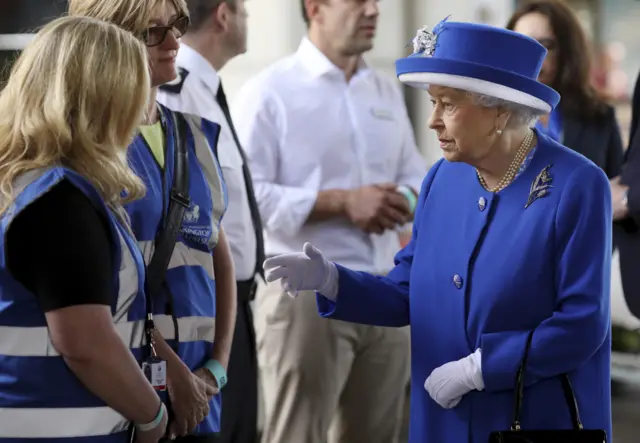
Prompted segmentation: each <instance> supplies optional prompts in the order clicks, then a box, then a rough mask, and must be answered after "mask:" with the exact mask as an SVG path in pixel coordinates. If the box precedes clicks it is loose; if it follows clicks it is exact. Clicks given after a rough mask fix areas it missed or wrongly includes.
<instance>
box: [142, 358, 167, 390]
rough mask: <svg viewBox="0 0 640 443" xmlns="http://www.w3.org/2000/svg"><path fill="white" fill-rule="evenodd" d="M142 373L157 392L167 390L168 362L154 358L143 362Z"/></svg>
mask: <svg viewBox="0 0 640 443" xmlns="http://www.w3.org/2000/svg"><path fill="white" fill-rule="evenodd" d="M142 372H144V375H145V377H147V380H149V383H151V386H153V389H155V390H156V391H166V390H167V362H166V361H164V360H163V359H161V358H160V357H157V356H152V357H149V358H148V359H146V360H145V361H143V362H142Z"/></svg>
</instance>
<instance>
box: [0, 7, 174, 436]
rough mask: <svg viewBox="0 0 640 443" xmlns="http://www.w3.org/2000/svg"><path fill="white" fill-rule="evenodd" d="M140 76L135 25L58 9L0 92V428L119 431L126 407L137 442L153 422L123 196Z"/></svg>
mask: <svg viewBox="0 0 640 443" xmlns="http://www.w3.org/2000/svg"><path fill="white" fill-rule="evenodd" d="M122 72H126V73H127V75H126V76H122ZM148 87H149V74H148V68H147V57H146V51H145V48H144V46H143V45H142V44H141V43H140V42H139V41H138V39H136V38H135V37H134V36H133V35H131V34H130V33H128V32H125V31H122V30H121V29H119V28H117V27H116V26H114V25H110V24H107V23H104V22H100V21H97V20H93V19H89V18H79V17H71V18H69V17H67V18H61V19H57V20H55V21H53V22H51V23H49V24H48V25H47V26H45V27H44V29H42V30H41V31H40V33H39V34H38V35H37V36H36V38H35V40H34V41H33V42H32V43H31V44H30V45H28V47H27V48H26V49H25V50H24V52H23V53H22V55H21V56H20V58H19V59H18V61H17V62H16V64H15V65H14V67H13V70H12V73H11V76H10V79H9V81H8V84H7V85H6V87H5V89H4V90H3V91H2V93H1V94H0V171H1V174H0V214H1V215H0V226H2V231H3V232H2V237H1V242H2V248H0V250H1V251H2V252H1V254H2V259H1V260H0V262H1V263H2V266H0V329H2V339H1V340H0V409H2V413H0V441H32V439H37V440H38V441H67V440H66V439H70V440H74V441H76V440H78V441H79V440H81V441H83V442H93V441H96V442H114V443H115V442H122V443H125V442H129V441H130V440H129V435H128V432H127V428H128V426H129V422H130V421H132V422H133V423H135V424H136V425H137V426H136V428H137V429H136V436H137V441H138V442H145V443H147V442H148V443H155V442H157V441H158V440H159V439H160V438H161V437H162V436H163V435H164V431H165V427H166V424H167V414H166V409H165V407H164V405H163V404H162V402H161V401H160V400H159V398H158V396H157V395H156V393H155V391H154V389H153V388H152V386H151V384H150V383H149V382H148V381H147V379H146V378H145V376H144V375H143V372H142V371H141V370H140V366H139V363H140V360H141V357H142V350H141V349H140V343H141V338H142V337H141V335H140V334H138V333H136V331H140V328H139V327H138V326H140V324H141V323H143V322H144V319H145V315H146V312H145V310H144V306H145V303H144V275H145V269H144V262H143V258H142V255H141V254H140V251H139V249H138V246H137V244H136V242H135V239H134V238H133V236H132V235H131V233H130V232H131V231H130V227H129V223H128V221H127V217H126V214H125V213H124V210H123V208H122V204H123V203H125V202H130V201H132V200H134V199H136V198H140V197H142V196H143V195H144V192H145V187H144V184H143V183H142V181H141V180H140V179H139V178H138V177H137V176H136V175H135V174H134V172H133V171H132V170H131V169H130V168H129V166H128V165H127V163H126V161H125V160H124V158H125V155H126V150H127V145H128V144H129V143H130V142H131V140H132V138H133V135H134V130H135V128H136V126H137V125H138V124H139V123H140V122H141V121H142V119H143V116H144V112H145V110H146V105H147V98H148ZM123 191H125V192H123ZM123 195H124V196H123ZM132 352H133V354H132ZM134 356H135V357H134ZM136 358H137V359H138V361H136Z"/></svg>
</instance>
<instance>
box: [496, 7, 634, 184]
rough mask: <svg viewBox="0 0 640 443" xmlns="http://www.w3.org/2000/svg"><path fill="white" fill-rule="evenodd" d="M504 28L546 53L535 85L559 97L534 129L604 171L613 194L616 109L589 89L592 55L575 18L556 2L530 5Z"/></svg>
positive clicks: (618, 152) (619, 151)
mask: <svg viewBox="0 0 640 443" xmlns="http://www.w3.org/2000/svg"><path fill="white" fill-rule="evenodd" d="M507 29H510V30H513V31H516V32H520V33H522V34H525V35H528V36H529V37H533V38H534V39H536V40H538V42H540V43H541V44H542V45H543V46H544V47H545V48H547V51H548V54H547V57H546V58H545V61H544V63H543V65H542V70H541V72H540V78H539V81H540V82H542V83H544V84H546V85H548V86H551V87H552V88H554V89H555V90H556V91H558V92H559V93H560V95H561V97H562V100H561V102H560V105H559V106H558V107H557V108H556V109H555V110H554V111H552V112H551V113H549V114H548V115H546V116H544V117H542V118H541V119H540V121H539V122H538V124H537V126H536V127H537V129H538V130H539V131H541V132H542V133H544V134H546V135H548V136H550V137H551V138H553V139H555V140H556V141H558V142H559V143H562V144H563V145H565V146H567V147H569V148H571V149H573V150H574V151H576V152H578V153H580V154H582V155H584V156H585V157H587V158H588V159H589V160H591V161H593V162H594V163H595V164H596V165H598V166H599V167H600V168H602V169H603V170H604V172H605V173H606V174H607V176H608V177H609V179H613V180H612V190H613V187H614V186H615V185H616V184H617V183H618V181H619V179H618V178H617V177H618V176H619V175H620V173H621V171H622V162H623V156H624V154H623V148H622V138H621V137H620V129H619V127H618V123H617V121H616V116H615V111H614V109H613V108H612V107H611V106H609V105H607V104H606V103H605V102H604V101H603V100H602V99H601V98H600V97H598V94H597V92H596V91H595V89H594V88H593V87H592V85H591V78H590V77H591V76H590V74H591V57H590V50H589V46H588V44H587V39H586V36H585V34H584V31H583V30H582V27H581V25H580V22H579V21H578V18H577V17H576V15H575V13H574V12H573V11H572V10H571V8H570V7H569V6H567V5H566V4H565V3H564V2H562V1H559V0H532V1H529V2H525V3H524V4H523V5H521V6H520V7H519V8H518V9H517V10H516V11H515V13H514V14H513V15H512V16H511V19H510V20H509V22H508V23H507Z"/></svg>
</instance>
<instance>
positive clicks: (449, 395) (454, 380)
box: [424, 349, 484, 409]
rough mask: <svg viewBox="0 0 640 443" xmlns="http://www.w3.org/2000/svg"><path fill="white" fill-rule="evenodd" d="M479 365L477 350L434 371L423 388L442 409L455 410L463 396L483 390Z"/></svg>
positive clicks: (479, 353) (480, 355)
mask: <svg viewBox="0 0 640 443" xmlns="http://www.w3.org/2000/svg"><path fill="white" fill-rule="evenodd" d="M481 365H482V354H481V350H480V349H478V350H477V351H476V352H474V353H473V354H471V355H469V356H468V357H465V358H463V359H460V360H458V361H452V362H449V363H446V364H444V365H442V366H440V367H439V368H436V369H434V370H433V372H432V373H431V375H429V377H428V378H427V380H426V381H425V382H424V388H425V389H426V390H427V392H428V393H429V395H430V396H431V398H432V399H433V400H434V401H435V402H436V403H438V404H439V405H440V406H442V407H443V408H445V409H451V408H455V407H456V406H458V403H460V400H462V397H463V396H464V395H465V394H467V393H469V392H471V391H473V390H478V391H482V390H484V380H483V379H482V367H481Z"/></svg>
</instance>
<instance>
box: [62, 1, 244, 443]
mask: <svg viewBox="0 0 640 443" xmlns="http://www.w3.org/2000/svg"><path fill="white" fill-rule="evenodd" d="M69 13H70V14H71V15H84V16H91V17H94V18H97V19H100V20H104V21H108V22H112V23H115V24H116V25H118V26H120V27H121V28H123V29H125V30H127V31H129V32H131V33H133V34H135V35H138V36H140V38H141V39H142V40H143V41H144V42H145V44H146V46H147V52H148V55H149V64H150V66H149V68H150V72H151V96H150V101H149V103H150V105H149V108H148V116H147V119H148V120H147V124H146V125H144V126H141V127H140V135H139V136H138V137H137V138H136V140H135V141H134V143H133V144H132V145H131V149H130V151H129V163H130V164H131V166H132V168H133V169H134V170H135V171H136V172H137V173H138V175H139V176H140V177H141V178H142V180H143V181H144V182H145V184H146V186H147V195H146V196H145V198H144V199H142V200H140V201H138V202H135V203H133V204H131V205H128V206H127V208H126V209H127V211H128V213H129V215H130V217H131V224H132V228H133V232H134V234H135V236H136V239H137V240H138V242H139V245H140V248H141V249H142V252H143V255H144V258H145V262H146V263H147V266H148V271H149V274H148V277H147V280H148V281H150V280H153V276H152V274H153V273H152V272H151V269H152V267H149V264H150V263H151V260H152V257H153V255H154V251H155V249H156V244H158V245H159V244H160V243H156V241H157V240H158V238H159V234H160V233H161V232H162V230H163V229H164V228H165V226H167V225H168V223H167V217H168V216H167V214H168V212H169V211H170V207H171V205H172V204H183V205H184V206H185V209H184V215H183V216H182V220H181V221H180V220H179V221H178V223H179V224H180V226H179V229H178V232H177V236H176V242H175V247H174V249H173V253H172V255H171V257H170V260H168V261H169V264H168V268H167V271H166V277H165V278H164V281H163V282H162V285H161V289H160V290H157V291H156V290H154V289H153V288H152V287H151V283H152V282H150V283H149V284H148V285H147V290H148V293H149V294H148V295H149V298H150V299H152V300H153V306H152V307H150V308H149V309H152V311H153V314H154V324H155V328H154V331H153V336H154V338H155V342H156V350H157V353H158V356H159V357H160V358H161V359H162V360H164V361H166V369H167V381H168V396H166V397H167V398H165V401H166V403H167V405H168V407H169V411H170V415H171V421H170V426H169V435H168V436H169V437H178V440H179V441H183V442H187V441H198V442H208V441H212V442H213V441H215V438H216V437H215V433H217V432H218V431H219V427H220V409H221V400H220V396H219V395H217V393H218V391H219V389H221V388H222V387H223V385H224V383H225V381H226V367H227V363H228V356H229V351H230V347H231V341H232V338H233V337H232V336H233V327H234V321H235V315H236V314H235V309H236V305H235V304H236V293H235V291H236V289H235V288H236V286H235V276H234V270H233V263H232V261H231V255H230V251H229V247H228V244H227V241H226V239H225V235H224V232H223V231H222V228H221V226H220V221H221V218H222V216H223V214H224V212H225V210H226V203H227V202H226V199H227V197H226V190H225V186H224V182H223V179H222V173H221V171H220V168H219V165H218V162H217V159H216V157H215V153H214V150H215V147H216V144H217V137H218V130H219V126H218V125H216V124H214V123H211V122H209V121H206V120H202V119H200V118H196V117H194V116H190V115H183V116H184V117H185V120H186V123H187V124H186V125H185V126H182V125H179V124H178V123H177V122H178V121H179V120H178V117H179V116H178V115H177V114H176V113H172V112H171V111H169V109H167V108H165V107H164V106H161V105H160V104H158V103H156V100H155V98H156V91H157V88H158V86H160V85H162V84H166V83H168V82H171V81H173V80H175V79H176V77H177V73H176V65H175V57H176V54H177V51H178V48H179V43H178V39H179V38H180V37H181V36H182V35H183V34H184V33H185V32H186V30H187V27H188V25H189V18H188V12H187V7H186V4H185V2H184V0H71V1H69ZM121 74H122V75H127V73H121ZM177 128H178V132H179V133H180V132H184V133H182V134H181V136H180V137H177V136H176V129H177ZM181 139H182V140H184V141H185V143H187V157H188V160H187V162H188V168H187V169H188V174H187V175H188V185H189V187H188V193H189V195H188V199H186V200H185V199H182V198H176V196H175V194H174V192H173V190H172V187H173V186H174V183H173V182H174V180H173V179H174V173H175V169H176V167H175V163H176V162H175V157H174V152H175V150H176V149H178V147H179V146H181V145H180V140H181ZM172 202H173V203H172ZM176 202H179V203H176ZM159 249H161V248H159ZM214 275H215V278H214ZM158 280H159V279H158ZM214 336H215V341H214ZM161 397H165V395H164V394H163V393H162V394H161Z"/></svg>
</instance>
